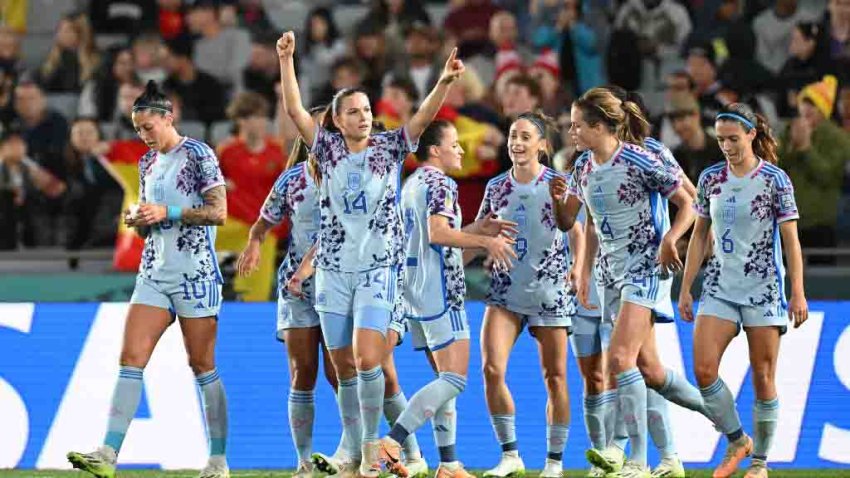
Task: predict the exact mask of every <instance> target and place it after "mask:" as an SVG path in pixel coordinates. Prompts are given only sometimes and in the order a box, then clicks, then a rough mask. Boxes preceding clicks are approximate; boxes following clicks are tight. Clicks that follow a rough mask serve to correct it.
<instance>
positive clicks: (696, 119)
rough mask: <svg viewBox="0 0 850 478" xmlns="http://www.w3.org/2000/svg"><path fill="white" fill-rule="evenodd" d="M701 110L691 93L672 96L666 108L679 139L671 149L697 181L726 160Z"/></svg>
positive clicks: (692, 178)
mask: <svg viewBox="0 0 850 478" xmlns="http://www.w3.org/2000/svg"><path fill="white" fill-rule="evenodd" d="M699 112H700V109H699V103H697V100H696V98H694V97H693V96H692V95H690V94H689V93H679V94H676V95H673V96H672V97H670V99H669V100H668V103H667V106H666V108H665V116H667V118H669V119H670V122H671V124H672V127H673V131H675V133H676V136H677V137H678V139H679V145H678V146H676V147H675V148H673V150H672V151H673V156H674V157H675V158H676V161H678V162H679V165H680V166H681V167H682V170H683V171H684V172H685V174H686V175H687V176H688V178H690V180H691V182H693V183H694V184H696V183H697V180H698V179H699V175H700V174H701V173H702V172H703V170H705V168H707V167H708V166H710V165H712V164H714V163H716V162H718V161H723V152H722V151H721V150H720V146H719V145H718V144H717V140H716V139H715V138H714V137H713V136H712V135H711V133H710V132H709V129H708V128H706V127H705V126H703V124H702V119H701V118H700V113H699Z"/></svg>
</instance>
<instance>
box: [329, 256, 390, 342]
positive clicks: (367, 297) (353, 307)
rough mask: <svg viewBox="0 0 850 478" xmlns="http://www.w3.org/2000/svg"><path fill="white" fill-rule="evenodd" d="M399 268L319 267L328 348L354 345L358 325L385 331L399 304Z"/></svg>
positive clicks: (383, 332) (361, 327) (362, 327)
mask: <svg viewBox="0 0 850 478" xmlns="http://www.w3.org/2000/svg"><path fill="white" fill-rule="evenodd" d="M398 280H399V279H398V268H395V267H385V268H380V269H372V270H370V271H363V272H337V271H329V270H325V269H317V270H316V286H315V287H316V289H315V290H316V311H317V312H318V313H319V319H320V322H321V325H322V334H323V335H324V337H325V344H326V345H327V347H328V350H335V349H339V348H343V347H348V346H350V345H351V343H352V340H353V338H354V329H371V330H376V331H378V332H380V333H382V334H384V335H386V334H387V328H388V327H389V324H390V321H391V320H392V315H393V310H395V308H396V307H397V301H396V292H397V291H398V290H399V287H398V285H399V284H398Z"/></svg>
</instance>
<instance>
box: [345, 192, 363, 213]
mask: <svg viewBox="0 0 850 478" xmlns="http://www.w3.org/2000/svg"><path fill="white" fill-rule="evenodd" d="M342 200H343V201H344V202H345V213H346V214H357V213H356V212H355V211H360V213H361V214H366V193H365V192H364V191H360V192H359V193H358V194H357V196H355V197H354V200H353V201H352V200H350V199H349V198H348V195H347V194H346V195H343V196H342Z"/></svg>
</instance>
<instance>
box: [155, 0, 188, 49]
mask: <svg viewBox="0 0 850 478" xmlns="http://www.w3.org/2000/svg"><path fill="white" fill-rule="evenodd" d="M156 3H157V5H158V6H159V17H158V19H157V23H158V24H159V36H160V37H161V38H162V39H163V40H165V41H168V40H173V39H175V38H178V37H181V36H183V35H185V34H187V33H188V31H187V29H186V16H185V15H184V12H183V1H182V0H157V2H156Z"/></svg>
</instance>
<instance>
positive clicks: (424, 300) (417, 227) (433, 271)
mask: <svg viewBox="0 0 850 478" xmlns="http://www.w3.org/2000/svg"><path fill="white" fill-rule="evenodd" d="M401 205H402V210H403V211H404V225H405V231H404V232H405V239H406V240H405V244H406V250H407V263H406V267H405V276H404V298H405V301H406V303H407V306H408V311H407V313H408V314H409V317H410V318H413V319H416V320H433V319H437V318H439V317H441V316H442V315H443V314H445V313H446V312H447V311H449V310H453V311H460V310H463V297H464V295H465V294H466V284H465V283H464V276H463V257H462V255H461V250H460V249H459V248H455V247H444V246H439V245H434V244H431V242H430V240H429V238H428V237H429V234H428V218H429V217H430V216H433V215H441V216H445V217H446V218H448V220H449V226H450V227H452V228H453V229H456V230H459V229H460V225H461V212H460V206H459V205H458V202H457V184H456V183H455V182H454V181H453V180H452V179H451V178H449V177H448V176H446V174H445V173H443V172H442V171H440V170H439V169H436V168H432V167H429V166H423V167H421V168H419V169H417V170H416V171H415V172H414V173H413V174H412V175H411V176H410V178H408V179H407V181H406V182H405V184H404V188H402V193H401Z"/></svg>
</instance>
